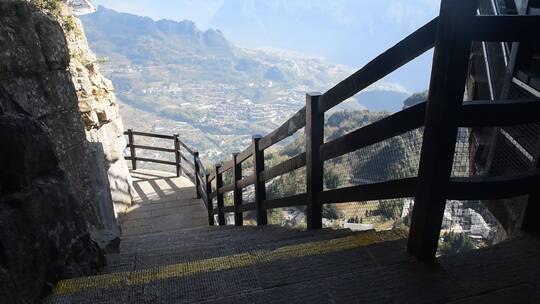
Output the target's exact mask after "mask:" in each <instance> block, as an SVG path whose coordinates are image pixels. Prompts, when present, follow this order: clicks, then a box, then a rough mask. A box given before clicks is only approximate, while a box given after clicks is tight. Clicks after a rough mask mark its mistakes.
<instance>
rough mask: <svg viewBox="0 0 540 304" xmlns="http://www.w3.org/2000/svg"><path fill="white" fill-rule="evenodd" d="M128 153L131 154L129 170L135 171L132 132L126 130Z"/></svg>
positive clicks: (135, 157)
mask: <svg viewBox="0 0 540 304" xmlns="http://www.w3.org/2000/svg"><path fill="white" fill-rule="evenodd" d="M128 141H129V153H130V154H131V168H132V169H133V170H137V155H136V154H135V147H134V146H133V145H134V144H135V141H134V140H133V130H131V129H128Z"/></svg>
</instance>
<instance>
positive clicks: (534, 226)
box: [521, 138, 540, 234]
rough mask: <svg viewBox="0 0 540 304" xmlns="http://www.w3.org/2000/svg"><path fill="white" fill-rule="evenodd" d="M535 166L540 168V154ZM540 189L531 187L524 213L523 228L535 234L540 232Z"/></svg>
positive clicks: (537, 156)
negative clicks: (539, 218) (539, 217)
mask: <svg viewBox="0 0 540 304" xmlns="http://www.w3.org/2000/svg"><path fill="white" fill-rule="evenodd" d="M537 145H540V138H539V140H537ZM535 167H536V168H537V169H538V168H540V155H536V164H535ZM539 203H540V191H539V190H538V188H536V187H535V188H534V189H531V192H530V193H529V198H528V200H527V206H526V207H525V214H524V215H523V223H522V224H521V229H522V230H523V231H527V232H530V233H534V234H540V221H539V220H538V216H539V215H540V204H539Z"/></svg>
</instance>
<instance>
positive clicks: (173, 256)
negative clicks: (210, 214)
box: [46, 227, 404, 303]
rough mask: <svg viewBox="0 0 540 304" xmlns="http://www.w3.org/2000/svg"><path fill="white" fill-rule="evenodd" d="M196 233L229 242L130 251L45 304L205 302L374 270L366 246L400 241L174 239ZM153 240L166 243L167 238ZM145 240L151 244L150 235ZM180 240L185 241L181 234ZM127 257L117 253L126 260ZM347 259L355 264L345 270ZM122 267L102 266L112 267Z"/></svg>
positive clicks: (307, 235)
mask: <svg viewBox="0 0 540 304" xmlns="http://www.w3.org/2000/svg"><path fill="white" fill-rule="evenodd" d="M196 231H197V232H198V233H201V234H202V235H204V236H206V237H210V236H212V234H215V235H214V236H213V237H211V238H210V239H213V240H218V239H220V237H222V236H223V235H224V232H228V234H225V235H228V236H229V238H230V239H234V240H235V241H233V242H229V243H228V244H229V246H223V243H217V244H215V245H216V246H214V247H211V246H208V247H204V248H202V247H201V248H197V247H189V246H186V248H184V250H177V248H172V249H171V251H170V252H169V251H166V250H164V249H162V250H163V251H162V252H161V253H158V252H156V251H151V250H149V249H145V250H143V253H142V254H141V255H140V256H139V255H138V254H139V251H136V252H137V253H136V254H135V255H132V257H133V260H131V261H130V262H131V263H133V264H132V265H131V267H132V268H130V269H127V268H123V269H122V268H121V267H119V268H118V269H117V271H118V272H111V273H107V274H103V275H99V276H93V277H85V278H78V279H72V280H66V281H61V282H59V283H58V284H57V286H56V288H55V291H54V293H53V295H52V296H50V297H49V298H48V299H47V300H46V303H179V302H187V303H189V302H199V301H203V300H208V299H209V298H210V297H211V296H212V295H219V296H221V297H223V296H231V295H235V294H242V293H246V292H256V291H260V290H262V289H264V288H271V287H272V286H278V285H279V284H282V283H279V282H283V283H285V282H291V283H296V282H302V281H305V280H307V279H309V278H317V277H321V278H323V277H326V276H332V275H336V274H343V273H345V272H351V271H357V270H358V269H366V268H369V267H371V268H373V267H378V264H377V263H376V262H374V260H373V258H371V256H370V254H369V253H368V252H367V251H366V247H367V246H373V245H375V244H378V243H381V242H387V241H392V240H396V239H401V238H403V237H404V233H403V232H395V231H390V232H375V231H369V232H360V233H358V232H357V233H352V232H350V231H336V232H334V231H330V230H325V231H320V232H306V231H299V232H294V231H291V229H284V228H281V227H264V228H262V227H257V228H256V229H254V228H248V227H245V228H238V227H235V228H225V227H222V229H219V230H213V229H206V228H204V229H200V230H191V231H189V232H188V231H184V232H181V233H179V235H182V234H194V233H196ZM285 232H289V233H291V232H292V233H297V237H296V238H294V237H293V238H294V240H292V241H287V239H285V238H283V239H280V238H281V236H279V237H276V235H279V234H281V233H283V234H285ZM216 235H217V236H219V237H216ZM264 235H266V239H265V240H266V242H258V243H257V244H255V245H253V246H246V243H247V242H244V243H242V242H237V241H236V240H241V239H242V238H245V237H246V236H251V237H252V240H253V241H254V242H257V240H260V239H261V238H263V236H264ZM300 235H303V236H300ZM161 236H162V237H171V233H163V234H161ZM257 237H258V238H257ZM140 238H143V237H140ZM140 238H139V239H140ZM152 238H153V240H157V239H159V237H158V236H155V235H152ZM191 238H193V237H191ZM133 239H135V238H133ZM180 239H182V238H180ZM183 239H189V237H186V236H185V235H183ZM263 239H264V238H263ZM278 239H279V240H278ZM276 241H277V242H278V243H273V242H276ZM250 242H251V241H250ZM226 243H227V242H226ZM278 244H281V245H278ZM187 248H190V249H187ZM128 256H129V255H124V257H125V258H126V259H127V258H128ZM118 257H120V255H118ZM347 260H348V261H350V262H352V263H354V264H355V266H351V267H349V268H347V267H346V264H347V263H346V261H347ZM126 261H127V260H124V261H121V259H118V260H116V261H115V260H114V259H113V260H111V261H110V262H111V263H113V264H116V265H117V266H118V265H120V264H121V263H122V262H126ZM312 266H314V267H315V268H317V269H312Z"/></svg>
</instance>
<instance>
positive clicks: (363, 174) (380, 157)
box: [324, 128, 423, 190]
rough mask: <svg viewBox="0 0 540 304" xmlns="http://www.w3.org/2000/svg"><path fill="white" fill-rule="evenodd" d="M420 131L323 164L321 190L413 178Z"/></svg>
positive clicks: (417, 159) (418, 152) (416, 171)
mask: <svg viewBox="0 0 540 304" xmlns="http://www.w3.org/2000/svg"><path fill="white" fill-rule="evenodd" d="M422 132H423V129H422V128H420V129H416V130H412V131H409V132H406V133H404V134H402V135H399V136H395V137H392V138H390V139H387V140H384V141H381V142H378V143H376V144H373V145H371V146H368V147H365V148H362V149H359V150H357V151H354V152H351V153H347V154H344V155H342V156H339V157H336V158H333V159H330V160H327V161H325V163H324V188H325V190H327V189H335V188H342V187H347V186H354V185H360V184H369V183H375V182H382V181H387V180H394V179H400V178H407V177H414V176H416V175H417V174H418V164H419V160H420V150H421V144H422Z"/></svg>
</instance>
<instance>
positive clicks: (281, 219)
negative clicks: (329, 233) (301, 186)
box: [268, 206, 307, 229]
mask: <svg viewBox="0 0 540 304" xmlns="http://www.w3.org/2000/svg"><path fill="white" fill-rule="evenodd" d="M268 224H270V225H279V226H286V227H291V228H297V229H306V227H307V224H306V208H305V207H304V206H298V207H288V208H276V209H272V210H268Z"/></svg>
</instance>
